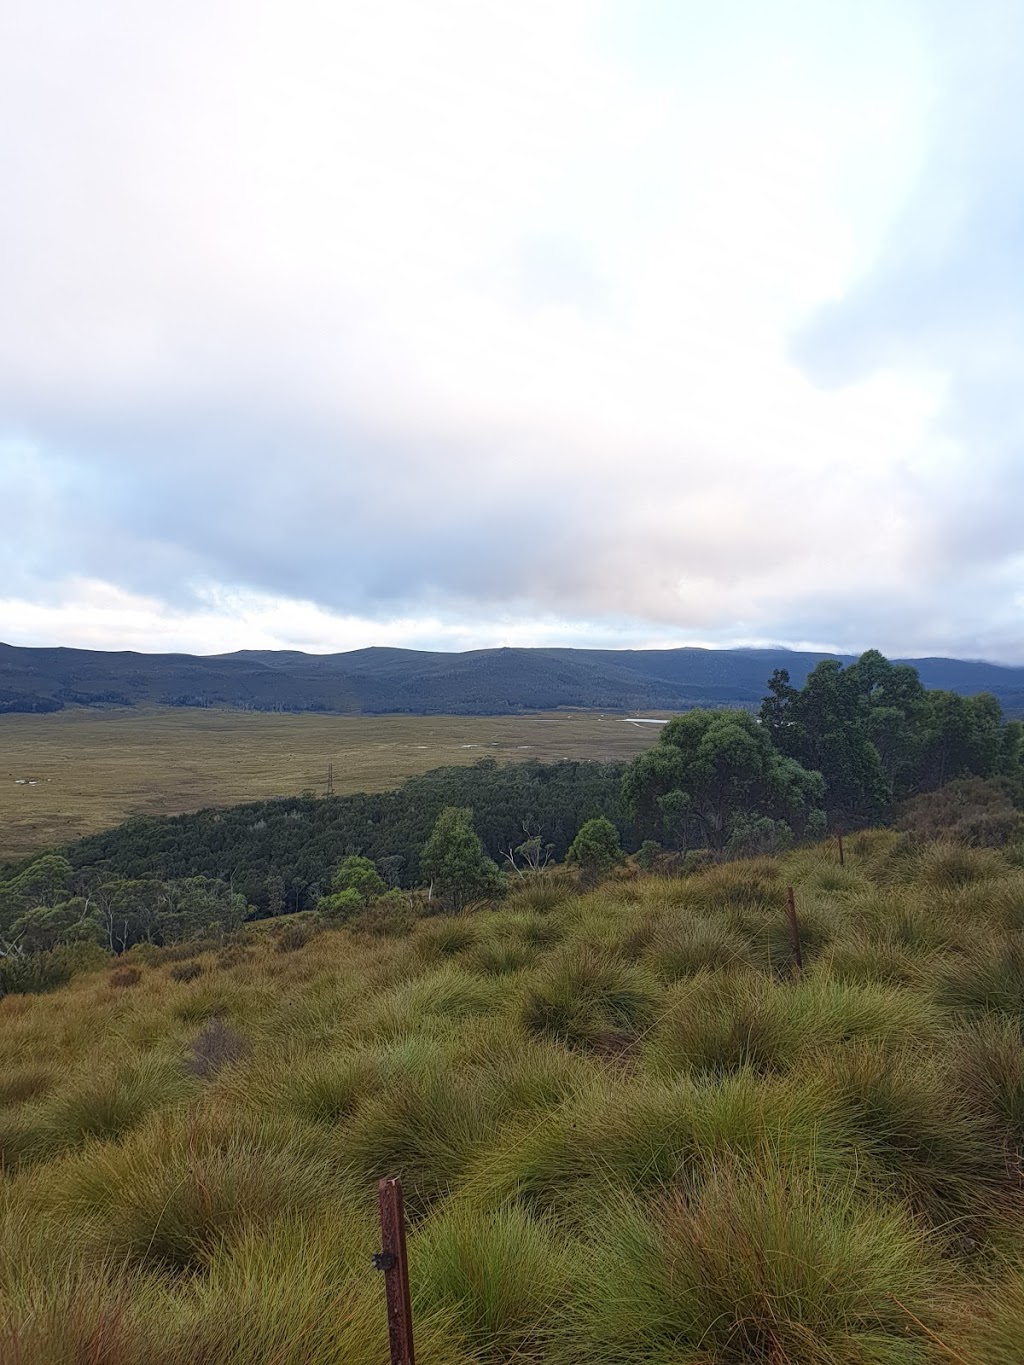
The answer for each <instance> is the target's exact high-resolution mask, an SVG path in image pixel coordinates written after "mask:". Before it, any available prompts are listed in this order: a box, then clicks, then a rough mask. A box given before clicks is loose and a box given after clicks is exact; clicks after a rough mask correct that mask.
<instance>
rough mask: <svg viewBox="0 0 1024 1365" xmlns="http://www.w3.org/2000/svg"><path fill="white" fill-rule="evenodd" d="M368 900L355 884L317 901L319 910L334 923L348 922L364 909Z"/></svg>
mask: <svg viewBox="0 0 1024 1365" xmlns="http://www.w3.org/2000/svg"><path fill="white" fill-rule="evenodd" d="M365 904H366V901H365V900H364V899H363V897H362V896H361V895H360V894H359V892H358V891H357V890H356V889H355V887H353V886H349V887H346V888H345V889H344V890H343V891H335V892H333V893H332V894H331V895H330V896H324V897H322V899H321V900H319V901H318V902H317V906H316V908H317V910H318V912H319V913H320V914H321V915H323V917H324V919H326V920H328V921H329V922H330V923H332V924H347V923H348V922H349V921H350V920H352V919H354V918H355V916H356V915H358V914H359V912H360V911H361V910H362V908H363V906H364V905H365Z"/></svg>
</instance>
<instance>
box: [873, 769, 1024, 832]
mask: <svg viewBox="0 0 1024 1365" xmlns="http://www.w3.org/2000/svg"><path fill="white" fill-rule="evenodd" d="M1021 826H1022V821H1021V817H1020V815H1019V813H1018V812H1017V811H1015V810H1014V807H1013V802H1012V800H1011V799H1010V795H1009V793H1008V791H1007V790H1006V788H1005V786H1004V785H1003V784H1002V783H1000V782H999V781H998V780H995V779H992V778H989V779H985V778H980V777H965V778H959V779H958V780H957V781H955V782H947V783H946V785H945V786H944V787H939V788H938V790H936V791H931V792H925V793H924V794H923V795H922V796H916V797H914V799H913V800H912V801H907V802H906V803H905V804H904V805H903V806H902V807H901V808H900V810H899V812H898V815H897V819H896V828H897V829H900V830H905V831H907V832H908V833H911V834H914V835H916V836H918V837H919V838H921V839H939V838H943V839H949V840H952V841H954V842H956V843H960V844H965V845H968V846H969V847H973V848H1000V847H1002V846H1003V845H1004V844H1006V843H1007V842H1008V841H1009V840H1011V839H1014V838H1016V837H1017V835H1018V834H1019V833H1020V831H1021Z"/></svg>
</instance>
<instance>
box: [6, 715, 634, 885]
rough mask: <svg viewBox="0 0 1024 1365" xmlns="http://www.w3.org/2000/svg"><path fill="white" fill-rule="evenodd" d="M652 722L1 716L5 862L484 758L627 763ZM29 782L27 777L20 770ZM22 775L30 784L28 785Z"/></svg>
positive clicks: (372, 786) (364, 788) (369, 787)
mask: <svg viewBox="0 0 1024 1365" xmlns="http://www.w3.org/2000/svg"><path fill="white" fill-rule="evenodd" d="M657 738H658V726H656V725H630V724H627V723H626V721H625V720H624V719H623V717H622V716H617V715H599V714H596V713H594V712H564V711H559V712H551V713H548V714H543V715H526V716H333V715H316V714H304V715H277V714H273V713H269V712H248V711H224V710H209V711H205V710H195V709H178V710H175V709H173V708H169V707H139V708H138V709H136V710H125V709H111V710H105V711H95V710H87V709H85V708H79V709H75V710H68V711H59V712H57V713H56V714H55V715H45V716H36V715H8V716H0V860H3V859H5V858H20V857H23V856H25V855H27V854H30V853H35V852H38V851H39V850H41V849H45V848H53V847H55V846H59V845H61V844H65V843H68V842H69V841H71V840H73V839H77V838H80V837H81V836H82V835H85V834H95V833H97V832H98V831H99V830H103V829H108V828H110V827H111V826H112V825H117V824H119V823H120V822H121V821H123V820H126V819H128V818H129V816H132V815H180V814H181V813H183V812H185V811H193V810H199V809H201V808H202V807H205V806H231V805H237V804H239V803H240V802H243V801H259V800H263V799H265V798H267V797H271V796H298V795H299V794H300V793H302V792H303V791H306V790H307V789H308V790H311V791H315V792H316V793H317V794H318V795H322V794H323V792H324V786H325V783H326V780H327V766H328V764H333V766H334V789H335V791H336V792H337V793H338V794H339V795H345V794H347V793H349V792H376V791H388V790H390V789H391V788H392V787H397V786H398V785H399V784H400V783H401V782H403V781H404V780H405V779H406V778H407V777H411V776H413V775H414V774H416V773H424V772H428V771H429V770H430V769H431V768H437V767H440V766H444V765H451V764H457V763H465V764H468V763H475V762H476V761H477V760H478V759H480V758H487V757H490V758H496V759H498V760H499V761H501V762H504V761H506V760H510V759H516V760H520V761H521V760H522V759H525V758H536V759H540V760H542V761H544V762H550V761H553V760H555V759H560V758H575V759H601V760H605V761H611V760H616V759H630V758H634V757H635V756H636V755H637V754H638V753H640V752H641V751H642V750H643V749H646V748H649V747H650V745H652V744H653V743H655V742H656V740H657ZM18 778H24V779H26V782H25V783H24V785H22V784H20V783H19V782H18V781H17V779H18ZM28 779H31V780H34V782H35V785H34V786H29V785H28Z"/></svg>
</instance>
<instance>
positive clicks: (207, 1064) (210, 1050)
mask: <svg viewBox="0 0 1024 1365" xmlns="http://www.w3.org/2000/svg"><path fill="white" fill-rule="evenodd" d="M248 1050H249V1047H248V1044H247V1043H246V1041H245V1039H244V1038H240V1037H239V1035H238V1034H237V1033H236V1032H235V1031H234V1029H233V1028H231V1027H230V1025H228V1024H225V1023H224V1021H223V1019H220V1018H217V1017H216V1016H215V1017H214V1018H212V1019H211V1020H210V1022H209V1023H208V1024H207V1025H206V1027H205V1028H204V1029H203V1031H202V1033H200V1034H199V1036H198V1037H197V1038H195V1039H194V1041H193V1043H192V1055H191V1056H190V1057H189V1059H188V1061H187V1062H186V1064H185V1069H186V1070H187V1071H188V1073H189V1075H190V1076H195V1078H196V1079H197V1080H200V1081H209V1080H212V1079H213V1077H214V1076H216V1075H217V1073H218V1072H219V1071H220V1070H221V1069H222V1068H223V1067H225V1066H233V1065H234V1064H235V1063H236V1062H240V1061H241V1060H242V1058H243V1057H244V1056H245V1054H246V1053H247V1052H248Z"/></svg>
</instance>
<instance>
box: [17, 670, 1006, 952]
mask: <svg viewBox="0 0 1024 1365" xmlns="http://www.w3.org/2000/svg"><path fill="white" fill-rule="evenodd" d="M964 780H968V781H975V782H978V781H979V780H980V781H982V782H987V783H988V784H989V785H988V787H987V788H986V790H985V792H984V793H983V794H982V795H981V796H979V794H978V792H977V790H974V791H973V794H972V795H971V797H970V801H971V802H972V803H973V808H975V814H976V815H977V816H978V820H979V821H980V824H979V825H978V829H980V830H982V832H983V837H981V836H979V841H981V842H1000V841H1005V838H1006V837H1007V832H1008V831H1010V830H1013V829H1017V828H1018V825H1019V821H1018V820H1017V816H1016V814H1015V810H1016V809H1017V808H1019V807H1022V806H1024V722H1021V721H1018V720H1010V721H1006V720H1004V718H1003V715H1002V712H1001V708H1000V706H999V703H998V701H997V700H996V699H995V698H994V697H991V696H988V695H984V694H982V695H979V696H975V697H963V696H960V695H959V694H957V693H954V692H950V691H941V690H935V689H931V690H929V689H926V688H925V687H924V686H923V684H922V682H921V679H920V677H919V676H918V673H917V671H916V670H915V669H914V668H912V667H910V666H908V665H899V664H893V663H890V662H889V661H888V660H886V659H885V658H883V656H882V655H880V654H878V653H877V652H876V651H871V652H869V653H867V654H865V655H863V656H862V657H861V658H860V659H859V660H858V661H856V662H855V663H853V664H851V665H849V666H847V667H843V665H842V664H840V663H839V662H838V661H836V660H823V661H821V662H820V663H819V664H818V665H817V667H816V668H815V669H813V670H812V671H811V673H810V674H809V675H808V677H807V679H806V682H805V683H804V685H803V686H802V687H797V686H795V685H794V684H793V682H792V681H791V679H790V677H789V675H788V673H787V672H786V671H784V670H777V671H776V672H775V673H774V674H773V675H772V677H771V679H770V682H769V686H768V695H767V696H766V697H765V698H764V700H763V702H762V705H761V710H760V714H759V715H758V716H757V717H755V716H753V715H751V714H750V713H749V712H746V711H738V710H732V711H709V710H693V711H688V712H685V713H684V714H682V715H680V716H677V717H676V718H675V719H674V720H672V721H670V722H669V723H668V724H667V725H666V726H665V727H664V729H663V730H662V732H661V735H660V739H659V742H658V743H657V744H656V745H655V746H654V747H653V748H652V749H650V750H647V751H646V752H644V753H642V754H640V755H639V756H638V757H637V758H636V759H634V760H633V762H632V763H630V764H628V765H626V764H614V763H582V762H560V763H553V764H543V763H539V762H527V763H521V764H509V765H506V766H500V765H498V764H497V763H495V762H494V761H493V760H484V761H482V762H481V763H478V764H477V765H475V766H474V767H470V768H462V767H452V768H439V769H436V770H434V771H433V772H430V773H426V774H424V775H423V776H419V777H414V778H411V779H409V780H408V781H407V782H405V783H404V784H403V785H402V786H401V787H400V788H399V789H398V790H396V791H391V792H384V793H379V794H374V795H355V796H341V797H325V798H316V797H311V796H310V797H296V798H285V799H280V800H272V801H262V802H256V803H252V804H248V805H243V806H237V807H234V808H230V809H226V810H205V811H199V812H197V813H195V814H191V815H182V816H176V817H172V818H148V819H136V820H131V821H129V822H127V823H126V824H124V825H121V826H119V827H118V828H116V829H112V830H110V831H107V832H106V833H103V834H99V835H95V836H92V837H89V838H86V839H82V840H80V841H79V842H77V843H75V844H72V845H70V846H69V847H68V848H66V849H64V850H62V851H60V852H59V853H58V852H55V853H51V854H47V855H45V856H43V857H37V858H34V859H32V860H29V861H27V862H25V863H23V864H21V865H19V866H9V867H7V868H6V869H0V951H2V952H3V954H4V955H5V956H6V958H9V959H10V958H18V957H22V956H24V955H25V953H26V952H28V951H32V950H39V951H50V952H52V951H54V950H56V949H58V948H59V947H61V946H62V945H64V946H66V945H67V944H68V943H70V942H74V941H77V940H80V939H82V938H91V939H92V940H93V941H94V942H95V941H99V942H101V943H102V944H103V945H104V946H105V947H106V948H107V949H108V950H111V951H121V950H123V949H124V948H126V947H128V946H130V945H131V943H133V942H137V941H139V940H140V939H147V940H150V941H154V942H161V941H163V942H169V941H176V940H179V939H181V938H187V937H191V936H194V935H196V934H202V933H209V932H218V933H224V932H227V931H229V930H230V929H231V928H232V927H234V926H236V925H237V924H238V923H240V922H241V920H242V919H243V918H252V917H263V916H272V915H279V914H282V913H288V912H297V911H302V910H309V909H313V908H316V907H317V906H318V905H321V906H323V905H324V904H325V903H327V902H328V901H330V898H331V896H332V895H335V894H338V893H339V888H340V894H342V895H343V896H344V895H347V894H348V893H349V892H351V891H353V886H352V885H351V883H350V882H346V881H344V880H343V881H342V882H341V883H339V882H338V881H337V876H338V869H339V866H340V865H342V864H344V863H345V860H349V864H350V866H356V864H358V866H360V867H363V868H364V869H365V874H361V875H368V876H369V877H370V878H371V880H372V882H373V884H374V885H375V886H376V885H379V888H380V891H381V892H382V893H384V892H386V890H387V889H388V888H390V891H391V892H392V893H395V894H396V895H398V894H400V893H401V892H403V891H408V890H410V889H412V888H415V887H417V886H420V885H422V884H423V883H425V882H428V883H433V881H434V879H435V871H434V868H435V867H442V866H445V865H446V862H445V860H446V858H448V857H449V852H450V851H449V850H445V849H443V848H442V849H440V850H439V849H438V848H437V847H436V846H435V845H436V843H437V840H438V838H439V837H440V836H439V834H438V831H439V830H442V831H443V830H444V829H445V828H449V827H450V828H451V830H453V831H457V839H461V840H462V841H463V845H465V846H464V847H463V848H462V849H461V851H459V850H458V849H457V850H456V852H455V855H453V856H455V858H456V861H458V858H459V857H462V858H464V859H468V862H466V866H468V867H469V868H470V872H469V873H468V874H467V877H468V880H467V881H466V882H465V885H464V886H463V887H462V888H461V889H460V888H459V887H458V886H456V885H455V883H454V882H453V883H452V901H453V903H454V901H456V900H457V901H459V902H460V903H461V901H462V900H464V899H465V898H466V897H465V891H466V887H472V886H477V887H479V888H483V887H486V888H487V890H488V894H494V893H496V892H497V891H498V890H499V889H500V875H499V874H500V871H501V870H502V869H504V871H505V872H506V873H507V874H508V875H509V876H511V877H521V876H523V875H525V874H526V873H527V872H530V871H533V870H536V869H537V868H538V867H540V866H544V865H547V864H548V863H560V862H562V861H564V860H566V859H567V858H568V859H569V861H570V862H571V861H573V860H575V861H577V862H583V863H585V862H586V861H587V858H588V857H591V861H592V862H593V865H594V866H595V867H596V866H598V865H599V864H603V865H606V866H610V865H611V863H612V862H613V861H614V860H615V859H616V858H617V857H619V856H621V854H620V850H624V851H625V852H627V853H632V854H635V855H636V856H637V857H638V858H639V859H640V862H641V865H644V866H654V865H658V864H659V863H660V866H661V868H662V870H664V871H674V870H679V869H680V868H681V867H684V866H686V865H687V861H686V860H687V859H690V860H691V861H692V859H693V858H694V857H697V858H698V860H699V859H701V858H703V859H708V858H715V859H717V858H721V857H724V856H729V857H735V856H743V855H745V854H756V853H775V852H779V851H780V850H782V849H785V848H786V847H788V846H789V845H790V844H792V843H794V842H800V841H802V840H806V839H812V838H815V837H820V836H821V835H822V834H824V833H825V832H826V831H827V830H836V829H840V830H846V831H849V830H852V829H856V828H863V827H867V826H872V825H882V824H886V823H890V822H891V821H892V820H893V818H894V815H895V814H896V813H897V812H898V811H899V809H900V808H901V805H903V804H904V803H906V802H907V801H909V800H912V799H913V798H921V797H922V795H923V794H925V793H929V792H935V791H937V790H942V791H948V789H949V784H950V783H951V782H954V781H960V782H963V781H964ZM949 799H954V798H949ZM453 812H454V813H455V814H454V815H453ZM948 823H951V821H947V824H948ZM952 823H955V821H952ZM584 831H586V833H585V834H584ZM1000 831H1002V832H1001V833H1000ZM961 832H962V833H964V834H965V837H973V836H970V831H969V830H968V826H967V824H965V823H964V822H963V821H962V822H961ZM976 833H977V831H976ZM452 837H455V835H453V836H452ZM581 839H582V843H581V842H580V840H581ZM588 840H589V847H590V848H591V850H592V853H591V854H589V855H588V854H587V852H586V848H585V846H587V845H588ZM602 840H603V841H604V845H605V847H604V850H603V851H601V850H600V848H599V845H600V844H601V841H602ZM466 841H468V844H467V843H466ZM574 841H576V842H575V843H574ZM467 848H468V852H467ZM581 849H582V850H583V852H582V853H581ZM594 849H597V850H598V852H597V853H594V852H593V850H594ZM352 859H355V860H356V864H352V862H351V860H352ZM481 860H482V861H481ZM449 861H450V858H449ZM488 869H490V870H488ZM492 873H493V875H492ZM456 880H457V879H456ZM19 979H20V978H19Z"/></svg>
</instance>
